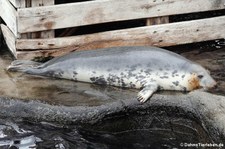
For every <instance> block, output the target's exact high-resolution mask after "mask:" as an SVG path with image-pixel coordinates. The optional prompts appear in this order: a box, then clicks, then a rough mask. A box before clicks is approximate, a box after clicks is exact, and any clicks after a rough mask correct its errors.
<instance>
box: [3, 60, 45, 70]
mask: <svg viewBox="0 0 225 149" xmlns="http://www.w3.org/2000/svg"><path fill="white" fill-rule="evenodd" d="M41 64H42V63H38V62H34V61H29V60H15V61H13V62H12V63H11V65H10V66H8V68H7V70H8V71H20V72H26V71H27V70H29V69H31V68H38V66H40V65H41Z"/></svg>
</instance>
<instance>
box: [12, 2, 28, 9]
mask: <svg viewBox="0 0 225 149" xmlns="http://www.w3.org/2000/svg"><path fill="white" fill-rule="evenodd" d="M9 1H10V3H11V4H13V6H14V7H16V8H24V7H25V1H26V0H9Z"/></svg>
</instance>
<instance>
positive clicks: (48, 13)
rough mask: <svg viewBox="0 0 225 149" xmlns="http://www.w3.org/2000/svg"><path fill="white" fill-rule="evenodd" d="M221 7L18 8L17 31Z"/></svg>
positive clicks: (177, 0)
mask: <svg viewBox="0 0 225 149" xmlns="http://www.w3.org/2000/svg"><path fill="white" fill-rule="evenodd" d="M224 8H225V5H224V0H162V1H161V0H160V1H159V0H141V1H140V0H105V1H100V0H99V1H87V2H85V3H84V2H82V3H69V4H61V5H55V6H45V7H36V8H25V9H19V10H18V31H19V32H20V33H26V32H35V31H42V30H49V29H59V28H68V27H76V26H82V25H89V24H98V23H105V22H113V21H121V20H131V19H140V18H151V17H159V16H168V15H175V14H184V13H193V12H202V11H210V10H218V9H224ZM84 10H85V11H84ZM65 22H66V23H65Z"/></svg>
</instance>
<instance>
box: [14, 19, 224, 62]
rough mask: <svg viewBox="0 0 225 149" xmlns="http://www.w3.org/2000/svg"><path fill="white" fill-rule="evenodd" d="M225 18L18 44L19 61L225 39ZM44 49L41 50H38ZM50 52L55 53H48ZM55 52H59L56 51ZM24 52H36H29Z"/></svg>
mask: <svg viewBox="0 0 225 149" xmlns="http://www.w3.org/2000/svg"><path fill="white" fill-rule="evenodd" d="M224 26H225V16H221V17H215V18H209V19H201V20H194V21H185V22H177V23H170V24H162V25H153V26H145V27H139V28H132V29H124V30H117V31H108V32H103V33H96V34H90V35H82V36H73V37H62V38H53V39H30V40H23V39H19V40H17V43H16V47H17V49H18V50H23V51H20V52H19V57H20V58H25V59H30V58H32V57H34V56H36V55H39V56H46V55H48V56H59V55H61V54H64V53H67V52H70V51H74V50H90V49H97V48H105V47H114V46H138V45H146V46H158V47H164V46H172V45H179V44H186V43H193V42H201V41H207V40H213V39H220V38H224V37H225V28H224ZM41 49H43V50H41ZM51 49H53V50H54V51H51ZM57 49H58V50H57ZM26 50H39V51H32V52H30V51H29V52H28V51H26Z"/></svg>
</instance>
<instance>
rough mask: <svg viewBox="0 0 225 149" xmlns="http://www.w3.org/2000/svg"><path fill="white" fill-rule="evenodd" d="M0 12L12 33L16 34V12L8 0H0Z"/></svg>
mask: <svg viewBox="0 0 225 149" xmlns="http://www.w3.org/2000/svg"><path fill="white" fill-rule="evenodd" d="M0 14H1V17H2V19H3V20H4V21H5V23H6V24H7V26H8V27H9V28H10V30H11V31H12V32H13V33H14V35H17V12H16V9H15V8H14V7H13V6H12V4H11V3H10V2H9V1H8V0H0Z"/></svg>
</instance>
